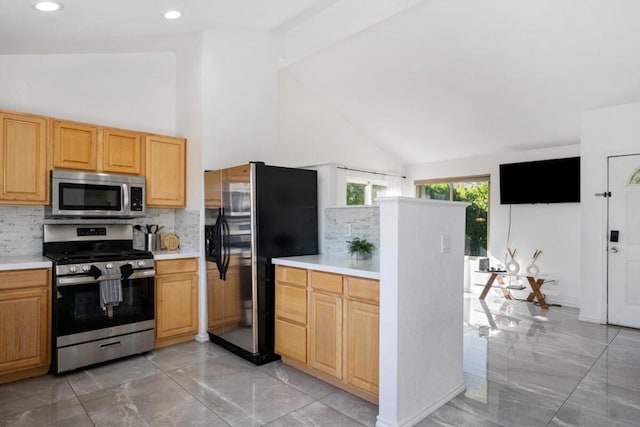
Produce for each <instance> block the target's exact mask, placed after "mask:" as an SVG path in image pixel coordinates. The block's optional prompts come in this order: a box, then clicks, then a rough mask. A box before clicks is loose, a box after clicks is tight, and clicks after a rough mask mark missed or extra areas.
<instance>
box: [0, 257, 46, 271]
mask: <svg viewBox="0 0 640 427" xmlns="http://www.w3.org/2000/svg"><path fill="white" fill-rule="evenodd" d="M52 266H53V263H52V262H51V261H49V260H34V261H13V260H4V259H1V258H0V271H10V270H31V269H35V268H51V267H52Z"/></svg>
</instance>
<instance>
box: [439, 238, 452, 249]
mask: <svg viewBox="0 0 640 427" xmlns="http://www.w3.org/2000/svg"><path fill="white" fill-rule="evenodd" d="M440 242H441V244H440V252H442V253H443V254H444V253H447V252H451V236H450V235H448V234H443V235H442V237H441V240H440Z"/></svg>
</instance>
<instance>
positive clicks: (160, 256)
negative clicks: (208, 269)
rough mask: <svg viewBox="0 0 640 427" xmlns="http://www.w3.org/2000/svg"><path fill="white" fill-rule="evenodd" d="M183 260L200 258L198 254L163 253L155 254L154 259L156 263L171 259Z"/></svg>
mask: <svg viewBox="0 0 640 427" xmlns="http://www.w3.org/2000/svg"><path fill="white" fill-rule="evenodd" d="M182 258H200V253H198V252H178V251H176V252H171V251H161V252H153V259H154V260H156V261H162V260H169V259H182Z"/></svg>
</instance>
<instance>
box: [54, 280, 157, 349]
mask: <svg viewBox="0 0 640 427" xmlns="http://www.w3.org/2000/svg"><path fill="white" fill-rule="evenodd" d="M154 276H155V271H154V270H142V271H137V272H135V273H134V274H132V275H131V276H130V277H129V278H128V279H126V280H122V302H121V303H120V304H119V305H117V306H114V307H113V311H112V313H109V312H108V311H105V310H103V309H102V308H101V307H100V286H99V283H100V279H98V280H96V279H94V278H93V277H91V276H64V277H58V278H56V279H55V283H56V287H55V289H54V337H55V338H56V342H55V343H54V345H57V347H63V346H67V345H73V344H77V343H80V342H86V341H91V340H96V339H101V338H105V337H109V336H113V335H117V334H122V333H132V332H137V331H140V330H146V329H153V328H154V326H155V320H154V318H155V315H154V314H155V311H154V305H155V299H154V287H155V278H154ZM109 314H111V316H110V315H109Z"/></svg>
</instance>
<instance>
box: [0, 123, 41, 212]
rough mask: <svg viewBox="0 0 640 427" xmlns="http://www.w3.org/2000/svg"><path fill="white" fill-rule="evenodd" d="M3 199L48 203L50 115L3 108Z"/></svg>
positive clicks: (0, 182) (0, 185)
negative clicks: (5, 111) (15, 112)
mask: <svg viewBox="0 0 640 427" xmlns="http://www.w3.org/2000/svg"><path fill="white" fill-rule="evenodd" d="M0 120H1V121H2V128H1V131H2V133H1V134H0V159H2V168H1V169H0V170H1V172H0V200H1V202H4V203H12V204H34V205H46V204H48V203H49V191H48V189H49V184H48V183H49V175H48V160H47V118H46V117H39V116H31V115H28V114H13V113H2V112H0Z"/></svg>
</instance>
